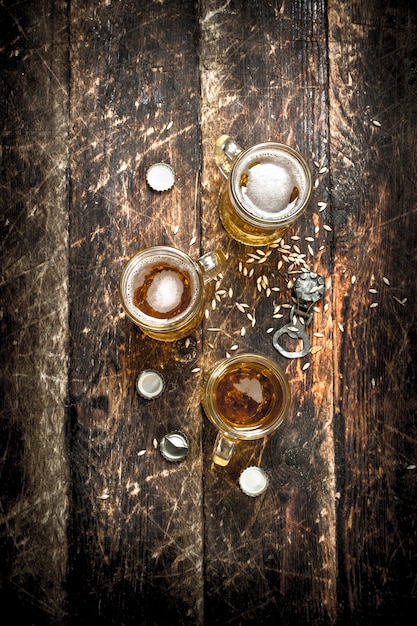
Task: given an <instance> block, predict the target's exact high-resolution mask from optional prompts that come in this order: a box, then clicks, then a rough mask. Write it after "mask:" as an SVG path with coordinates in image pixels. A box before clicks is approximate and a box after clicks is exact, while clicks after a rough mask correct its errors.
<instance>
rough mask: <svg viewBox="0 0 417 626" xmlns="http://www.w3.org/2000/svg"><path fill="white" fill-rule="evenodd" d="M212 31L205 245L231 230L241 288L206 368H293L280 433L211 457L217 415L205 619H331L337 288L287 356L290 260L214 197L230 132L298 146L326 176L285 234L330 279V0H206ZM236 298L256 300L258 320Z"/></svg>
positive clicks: (231, 274) (230, 277)
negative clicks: (253, 244) (216, 155)
mask: <svg viewBox="0 0 417 626" xmlns="http://www.w3.org/2000/svg"><path fill="white" fill-rule="evenodd" d="M201 31H202V44H201V67H202V98H203V100H202V128H203V158H204V161H203V179H202V184H203V199H202V201H203V235H204V239H203V241H204V245H205V247H211V246H212V245H213V243H214V242H215V241H220V242H221V244H222V245H223V246H224V247H225V249H226V250H227V251H228V253H229V256H230V267H229V269H228V270H227V271H226V272H225V273H224V279H223V282H222V287H223V289H225V290H226V294H228V292H229V288H231V289H232V290H233V294H232V295H231V297H228V295H226V297H225V298H224V299H222V302H221V305H220V306H219V307H217V308H216V309H215V310H214V311H213V312H212V313H211V315H210V319H209V320H208V321H207V327H208V326H211V327H219V328H220V329H221V330H220V332H217V333H211V334H210V331H209V330H208V328H207V327H206V342H208V346H210V352H209V351H208V349H207V350H206V351H205V359H204V364H205V370H206V371H207V370H208V369H209V368H210V366H211V365H212V364H213V363H214V361H215V360H217V359H219V358H221V357H222V356H224V354H225V353H226V352H231V350H232V345H233V344H238V350H240V351H250V352H252V351H255V352H261V353H264V354H267V355H268V356H271V357H272V358H274V359H275V360H276V361H277V362H278V363H279V364H280V365H281V366H282V367H283V368H284V369H286V371H287V374H288V376H289V379H290V383H291V387H292V391H293V403H292V407H291V411H290V414H289V416H288V419H287V422H286V424H285V425H284V426H283V428H282V429H281V431H280V432H279V434H275V435H274V436H272V437H270V438H269V439H268V440H267V441H266V442H264V443H263V442H259V443H257V444H247V445H246V444H245V445H243V444H242V445H241V446H240V448H239V450H238V452H237V453H236V454H235V456H234V458H232V461H231V463H230V465H229V466H228V467H227V468H219V467H214V466H213V464H212V463H211V459H210V452H211V446H212V443H213V439H214V436H215V433H214V429H212V428H211V426H210V425H208V424H207V425H206V433H205V437H204V451H205V457H206V460H205V519H206V527H205V533H206V535H205V537H206V548H205V558H206V574H205V582H206V603H205V606H206V619H207V622H208V623H210V624H225V623H259V624H261V623H262V624H272V623H276V622H277V620H279V619H281V621H282V623H309V624H316V623H317V624H326V623H331V622H332V620H334V618H335V614H336V610H337V598H336V545H335V544H336V536H335V487H334V473H333V470H334V458H333V455H334V450H333V436H332V418H333V413H332V403H333V398H332V385H333V380H332V370H331V367H329V363H331V361H332V321H331V320H332V317H331V291H330V290H329V292H328V293H327V294H326V299H325V307H323V305H321V307H320V309H319V310H320V312H319V313H317V314H316V315H315V318H314V322H313V324H312V327H311V329H310V330H311V332H320V333H322V334H323V337H322V338H321V339H320V340H319V339H316V340H315V341H316V343H317V344H319V346H320V348H321V350H320V351H319V352H317V353H316V354H314V355H313V354H310V355H309V356H308V358H307V357H305V358H303V359H297V360H294V361H291V362H289V361H288V360H286V359H285V357H282V356H281V355H280V354H278V353H277V352H276V351H275V350H274V348H273V347H272V342H271V334H268V333H267V329H269V328H271V327H273V328H274V330H275V329H277V328H278V327H279V326H281V325H282V324H284V323H286V322H287V321H288V315H289V311H288V309H285V308H282V309H281V311H280V313H281V314H283V318H281V319H274V318H273V313H274V309H275V305H279V304H280V305H283V304H288V303H290V302H291V285H290V284H289V282H290V280H294V275H291V274H290V267H289V266H290V263H289V262H287V261H286V260H285V256H284V257H283V255H282V253H281V252H279V251H278V250H276V249H275V250H272V254H271V256H270V257H269V259H268V261H267V262H265V263H259V262H258V261H255V263H252V264H249V263H247V261H248V256H247V253H248V251H249V250H248V248H245V246H242V245H241V244H237V243H235V242H232V241H231V240H230V239H229V237H228V236H227V235H226V234H225V232H224V231H223V230H222V228H221V226H220V225H219V221H218V213H216V212H215V211H214V210H213V207H217V206H218V202H219V196H220V192H221V190H222V188H223V183H222V178H221V175H220V173H219V172H218V171H216V167H215V165H214V162H213V149H214V142H215V139H216V138H217V136H218V135H220V134H230V135H231V136H233V137H234V138H235V139H237V141H238V142H239V143H240V144H241V145H243V146H245V147H246V146H249V145H253V144H255V143H259V142H261V141H268V140H269V141H281V142H282V143H286V144H288V145H291V146H292V147H294V148H298V149H299V151H300V152H301V153H302V154H303V155H304V156H305V158H306V159H307V161H308V163H309V165H310V167H311V169H312V171H313V175H314V178H315V179H316V180H317V183H316V186H315V191H314V194H313V198H312V201H311V204H310V206H309V209H308V210H307V212H306V214H305V215H304V216H303V218H301V219H300V220H299V221H298V222H297V223H296V224H295V225H294V226H293V227H292V228H291V229H290V230H289V231H288V233H287V234H286V236H285V244H286V245H289V246H290V247H291V250H292V252H295V250H296V249H295V248H294V247H293V246H294V245H296V246H298V247H299V249H300V251H301V253H304V254H306V263H307V264H308V267H309V268H311V269H314V270H316V271H318V272H319V273H320V274H322V275H323V277H324V278H325V280H326V283H327V284H328V285H329V276H330V271H331V254H330V246H331V239H332V237H331V232H330V231H328V230H326V229H325V228H324V225H325V224H326V222H327V220H328V219H329V214H328V211H327V210H324V211H320V210H319V206H318V202H323V203H327V202H328V185H329V179H328V169H327V168H328V165H329V163H328V147H327V146H328V144H327V141H328V127H327V116H328V107H327V96H328V92H327V67H328V60H327V48H326V3H324V2H314V3H313V2H311V3H310V2H305V3H303V4H302V5H301V4H290V3H280V2H270V3H263V2H253V3H244V2H239V1H237V0H236V1H231V2H226V3H223V4H222V5H219V3H217V2H213V1H210V0H207V1H205V2H203V3H202V13H201ZM315 162H316V163H317V165H315ZM320 171H321V173H320V174H319V172H320ZM320 208H322V207H320ZM292 237H299V238H300V239H296V240H294V239H292ZM306 237H312V242H308V241H306V240H305V238H306ZM308 245H310V248H309V247H308ZM310 250H311V251H312V253H311V252H310ZM252 252H253V250H252ZM258 260H259V259H258ZM280 260H282V261H283V266H282V268H280V269H278V263H279V261H280ZM239 262H241V263H242V264H243V267H247V269H248V270H249V271H250V269H252V268H253V269H254V274H253V277H252V278H249V276H247V277H245V276H244V275H243V270H242V271H239ZM262 275H266V276H267V277H268V279H269V284H270V286H271V287H272V286H276V287H279V288H280V292H279V293H272V295H269V296H267V294H266V290H265V289H262V291H261V293H260V292H259V291H258V289H257V286H256V280H257V278H258V277H260V276H262ZM236 301H238V302H244V303H247V304H249V305H250V312H251V313H252V314H253V316H255V317H256V324H255V326H252V323H251V321H250V320H248V319H247V317H246V316H245V315H244V314H242V313H240V312H239V310H238V309H237V308H236V306H235V302H236ZM242 326H244V327H245V329H246V334H245V335H244V337H242V336H241V334H240V330H241V327H242ZM206 345H207V344H206ZM308 364H309V367H308ZM250 464H255V465H258V464H260V465H261V466H262V467H264V469H266V471H267V473H268V474H269V477H270V486H269V489H268V490H267V492H266V494H265V496H264V497H262V498H260V499H254V500H252V499H250V498H248V497H246V496H244V495H243V494H242V493H240V491H239V487H238V476H239V473H240V472H241V471H242V470H243V469H244V467H246V466H248V465H250Z"/></svg>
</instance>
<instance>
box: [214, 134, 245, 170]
mask: <svg viewBox="0 0 417 626" xmlns="http://www.w3.org/2000/svg"><path fill="white" fill-rule="evenodd" d="M239 152H242V148H241V147H240V146H239V144H237V143H236V142H235V141H234V140H233V139H232V138H231V137H229V135H222V136H221V137H219V138H218V139H217V141H216V147H215V150H214V160H215V161H216V165H217V167H218V168H219V170H220V171H221V173H222V174H223V176H224V177H225V178H227V177H228V176H229V174H230V172H231V169H232V163H233V161H234V159H235V157H236V156H237V155H238V154H239Z"/></svg>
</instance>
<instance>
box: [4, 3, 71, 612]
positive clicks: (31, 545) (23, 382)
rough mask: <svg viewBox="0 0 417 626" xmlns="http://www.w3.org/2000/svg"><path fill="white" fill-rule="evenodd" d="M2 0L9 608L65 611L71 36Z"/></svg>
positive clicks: (45, 9) (61, 13)
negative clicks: (69, 66) (69, 42)
mask: <svg viewBox="0 0 417 626" xmlns="http://www.w3.org/2000/svg"><path fill="white" fill-rule="evenodd" d="M53 5H54V3H53V2H50V1H48V0H40V1H36V2H33V1H28V2H24V3H12V2H2V3H1V6H0V24H1V34H2V37H1V48H0V65H1V68H2V72H1V78H0V98H1V111H2V128H1V132H0V136H1V139H0V146H1V147H0V180H1V193H0V207H1V208H0V229H1V236H0V240H1V254H2V263H1V282H0V300H1V315H0V332H1V343H0V379H1V392H0V395H1V421H0V429H1V436H0V442H1V443H0V446H1V472H0V493H1V513H0V529H1V530H0V545H1V557H0V560H1V585H0V587H1V591H0V598H1V604H2V610H3V611H4V613H5V614H7V615H13V618H14V619H16V620H17V621H20V622H22V623H34V622H35V621H36V622H37V623H61V619H62V618H63V615H64V614H65V604H66V595H65V591H64V581H65V575H66V564H67V537H66V524H67V512H68V499H67V487H68V470H67V461H66V446H65V415H64V403H65V398H66V393H67V371H66V370H67V342H68V325H67V317H68V302H67V288H68V281H67V273H68V232H67V221H68V189H67V171H68V163H67V135H68V82H67V76H68V57H67V54H66V53H67V49H68V48H67V44H68V30H67V28H66V11H65V7H63V6H59V7H58V6H53Z"/></svg>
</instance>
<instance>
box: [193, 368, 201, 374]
mask: <svg viewBox="0 0 417 626" xmlns="http://www.w3.org/2000/svg"><path fill="white" fill-rule="evenodd" d="M200 369H201V368H200V367H193V369H192V370H191V373H192V374H197V372H199V371H200Z"/></svg>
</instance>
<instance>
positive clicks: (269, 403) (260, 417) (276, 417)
mask: <svg viewBox="0 0 417 626" xmlns="http://www.w3.org/2000/svg"><path fill="white" fill-rule="evenodd" d="M290 403H291V390H290V386H289V383H288V379H287V377H286V375H285V373H284V371H283V370H282V369H281V368H280V367H279V365H277V363H275V362H274V361H272V360H271V359H269V358H267V357H265V356H262V355H260V354H252V353H244V354H240V355H239V354H238V355H235V356H233V357H229V358H226V359H223V360H222V361H220V362H219V363H218V364H217V365H216V366H215V367H214V369H213V370H212V372H211V374H210V376H209V378H208V380H207V382H206V384H205V386H204V390H203V397H202V405H203V408H204V412H205V414H206V416H207V418H208V419H209V420H210V421H211V422H212V423H213V424H214V426H216V428H217V430H218V434H217V437H216V441H215V444H214V448H213V454H212V456H213V461H214V462H215V463H217V464H218V465H223V466H225V465H227V464H228V463H229V461H230V459H231V457H232V454H233V451H234V449H235V446H236V444H237V443H238V442H239V441H241V440H253V439H261V438H263V437H265V436H266V435H268V434H270V433H272V432H273V431H275V430H276V429H277V428H278V427H279V426H280V425H281V424H282V422H283V420H284V418H285V416H286V415H287V413H288V409H289V406H290Z"/></svg>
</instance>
